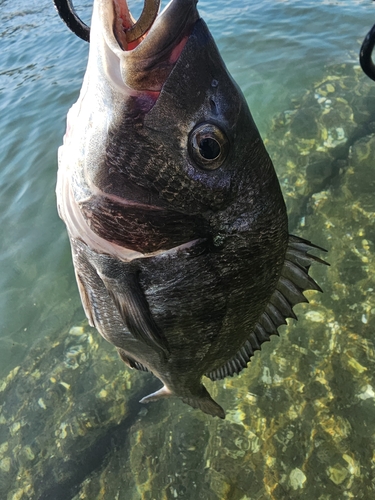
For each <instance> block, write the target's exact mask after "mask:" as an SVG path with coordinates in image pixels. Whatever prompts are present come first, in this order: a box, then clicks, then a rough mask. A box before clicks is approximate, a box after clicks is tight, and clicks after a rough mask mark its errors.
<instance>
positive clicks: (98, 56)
mask: <svg viewBox="0 0 375 500" xmlns="http://www.w3.org/2000/svg"><path fill="white" fill-rule="evenodd" d="M196 3H197V2H196V0H172V1H171V2H170V3H169V4H168V5H167V6H166V8H165V9H164V10H163V12H162V13H161V14H159V15H158V16H157V18H156V20H155V22H154V23H153V24H152V26H151V28H150V29H149V30H148V32H147V33H146V34H145V35H143V36H141V37H140V39H138V40H136V41H133V42H130V43H128V42H127V40H126V36H125V32H124V29H125V27H126V26H127V25H128V24H129V23H131V21H129V19H131V15H130V13H129V10H128V7H127V3H126V0H96V1H95V5H94V12H93V19H92V27H91V42H90V54H89V62H88V67H87V72H86V76H85V81H84V84H83V88H82V91H81V97H80V99H79V101H78V103H77V104H76V105H75V106H73V108H72V110H71V112H70V113H69V115H68V130H70V131H71V130H72V129H75V132H76V133H75V134H70V132H67V134H66V136H65V141H64V147H65V149H66V151H67V150H68V149H69V144H70V135H72V136H73V135H74V137H73V139H72V142H74V143H75V144H72V148H71V150H72V154H71V155H69V154H68V153H67V152H65V154H66V155H67V156H68V157H69V158H72V157H73V155H75V156H76V157H77V151H81V152H82V158H81V160H80V159H79V158H78V159H77V158H76V159H74V160H73V159H72V162H75V163H76V164H77V165H78V168H76V169H75V172H74V174H73V175H74V177H75V179H76V182H75V183H74V189H75V199H76V200H77V201H78V202H79V203H81V202H82V203H85V202H86V201H87V200H88V199H89V198H90V200H92V197H93V193H94V192H95V193H96V195H98V197H99V198H100V196H108V197H116V198H117V199H118V200H123V201H124V203H127V204H129V203H133V205H134V204H137V205H138V206H142V208H143V209H144V211H145V212H147V216H148V215H150V213H151V212H154V213H155V214H156V217H157V214H158V213H160V211H163V214H165V217H166V218H168V217H169V215H170V217H169V218H170V219H173V218H175V219H178V225H179V228H177V229H176V230H175V233H176V234H177V233H181V234H179V235H178V237H176V238H172V240H173V241H169V237H168V235H164V236H163V235H162V236H161V237H160V238H156V240H155V242H154V243H152V239H150V238H149V237H147V234H144V235H142V237H141V239H142V241H143V242H144V244H143V246H142V244H141V243H137V244H136V245H135V246H134V249H135V250H137V251H139V252H141V253H142V254H147V253H148V252H155V251H159V250H166V249H168V247H169V248H171V247H172V246H173V245H174V246H176V244H182V243H184V242H187V241H189V240H194V239H198V238H202V237H207V238H211V240H213V241H214V240H215V238H216V240H215V241H217V240H218V235H219V234H220V235H224V237H226V236H227V235H230V234H231V232H235V233H236V235H237V236H238V234H239V233H243V234H244V238H245V237H246V238H247V233H248V231H249V230H250V231H253V232H254V234H255V233H256V231H257V230H258V228H259V224H257V223H255V224H254V221H256V220H258V219H259V217H260V218H262V217H261V216H262V214H266V216H268V215H269V214H268V211H269V210H271V211H272V210H273V209H274V207H275V206H279V205H280V203H281V204H282V205H283V201H282V196H281V193H280V190H279V187H278V182H277V179H276V175H275V172H274V169H273V166H272V163H271V161H270V159H269V157H268V154H267V152H266V151H265V148H264V146H263V143H262V140H261V138H260V136H259V132H258V130H257V128H256V126H255V124H254V121H253V119H252V116H251V114H250V111H249V108H248V106H247V103H246V100H245V98H244V96H243V94H242V92H241V91H240V89H239V88H238V86H237V84H236V83H235V82H234V81H233V79H232V77H231V76H230V74H229V72H228V70H227V68H226V66H225V64H224V62H223V60H222V58H221V56H220V53H219V51H218V48H217V46H216V44H215V42H214V40H213V38H212V36H211V34H210V32H209V30H208V28H207V26H206V24H205V22H204V21H203V20H202V19H201V18H200V17H199V14H198V11H197V8H196ZM127 23H128V24H127ZM79 128H80V129H81V130H82V133H81V134H80V133H77V129H79ZM78 143H79V145H78ZM270 189H273V191H275V192H276V194H275V196H273V198H272V200H270V197H269V196H268V193H269V190H270ZM283 206H284V205H283ZM259 207H261V208H259ZM81 209H82V205H81ZM101 209H102V207H101ZM83 212H85V209H84V207H83ZM85 214H86V220H87V221H89V223H92V220H93V215H92V209H91V208H90V209H87V207H86V212H85ZM176 214H179V215H178V216H176ZM147 216H146V218H147ZM284 219H285V217H284ZM97 226H100V223H98V224H97ZM284 226H285V224H284ZM183 227H186V228H188V227H191V228H192V229H191V230H190V231H187V233H186V234H183V233H184V231H183V229H182V228H183ZM284 229H285V227H284ZM96 230H97V231H98V232H99V233H100V228H99V229H98V227H97V228H96ZM167 231H169V229H167ZM105 234H106V233H105V230H104V229H103V230H102V232H101V233H100V235H101V236H105ZM220 238H221V239H222V236H220ZM220 238H219V239H220ZM244 241H245V240H244ZM116 242H117V243H119V244H122V245H124V246H129V245H130V243H129V242H128V241H123V242H121V241H118V240H116Z"/></svg>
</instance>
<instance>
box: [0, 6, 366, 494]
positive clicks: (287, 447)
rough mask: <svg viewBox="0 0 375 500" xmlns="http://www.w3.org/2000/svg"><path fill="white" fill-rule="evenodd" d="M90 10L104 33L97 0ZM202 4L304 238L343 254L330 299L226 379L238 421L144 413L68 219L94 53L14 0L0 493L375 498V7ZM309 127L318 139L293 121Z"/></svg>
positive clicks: (172, 410)
mask: <svg viewBox="0 0 375 500" xmlns="http://www.w3.org/2000/svg"><path fill="white" fill-rule="evenodd" d="M130 4H131V5H132V3H130ZM133 4H135V7H136V9H137V8H138V10H139V8H140V5H141V3H140V2H135V1H134V2H133ZM75 5H76V9H77V11H79V12H80V13H81V14H82V17H83V18H85V19H86V20H88V19H89V16H90V9H91V2H86V1H82V2H76V3H75ZM199 5H200V13H201V15H202V17H203V18H204V19H205V21H206V22H207V24H208V25H209V27H210V29H211V32H212V34H213V35H214V37H215V39H216V41H217V43H218V46H219V49H220V51H221V54H222V56H223V58H224V59H225V61H226V62H227V65H228V67H229V69H230V71H231V73H232V75H233V76H234V78H235V79H236V81H237V82H238V83H239V85H240V86H241V88H242V90H243V91H244V93H245V95H246V97H247V99H248V102H249V105H250V109H251V111H252V114H253V116H254V119H255V121H256V123H257V125H258V127H259V129H260V131H261V133H262V135H263V137H264V138H265V139H266V142H267V146H268V147H269V149H270V152H271V154H272V157H273V159H274V163H275V168H276V170H277V172H278V174H279V177H280V180H281V184H282V187H283V190H284V194H285V196H286V201H287V204H288V208H289V213H290V220H291V226H292V230H293V231H294V232H298V233H299V234H300V235H301V236H303V237H305V238H308V239H311V240H313V241H314V242H315V243H317V244H319V245H322V246H323V247H325V248H328V249H329V250H330V253H329V257H328V260H329V261H330V263H331V268H330V269H329V270H328V272H327V270H326V269H315V270H314V272H315V274H314V276H316V278H317V280H318V281H319V283H320V284H321V285H322V287H323V288H324V291H325V293H324V294H323V295H321V296H318V294H311V295H309V298H310V299H311V305H310V306H307V307H305V306H299V309H298V311H297V312H298V313H299V314H298V315H299V317H300V318H301V319H300V321H299V322H298V324H297V325H296V324H294V323H293V322H290V323H291V326H290V327H288V328H285V329H283V330H282V335H281V339H280V341H279V340H278V339H273V341H272V342H271V343H270V344H268V345H267V346H265V348H264V349H263V350H262V354H261V355H257V356H256V357H255V359H254V360H253V361H252V363H251V365H250V368H249V369H247V370H246V373H244V374H243V375H241V377H238V378H235V379H232V380H230V379H226V381H225V382H224V383H223V382H221V383H217V384H216V385H215V386H214V388H212V389H211V387H212V384H211V385H210V390H213V391H214V395H215V396H217V397H218V400H219V402H220V403H221V404H222V405H223V406H225V407H226V408H227V409H228V410H229V411H228V414H229V415H228V419H227V421H225V422H216V420H213V419H210V418H208V417H206V416H204V415H203V416H202V415H199V414H197V412H195V411H194V410H191V409H190V408H188V407H186V406H185V405H183V404H182V403H180V402H178V401H177V402H173V401H165V402H162V403H160V404H155V405H153V406H149V407H147V409H145V408H143V409H140V406H139V405H138V404H137V402H136V401H137V398H138V399H139V397H138V395H139V393H142V391H143V393H142V395H144V394H146V393H148V389H149V386H152V387H155V383H154V382H153V380H152V378H150V377H149V376H148V375H145V374H142V373H134V372H128V371H126V370H124V369H123V367H122V365H121V364H120V362H119V361H118V360H117V358H116V355H115V353H114V352H113V349H112V348H111V346H106V345H105V344H104V342H102V341H101V340H100V339H99V338H98V335H97V334H96V333H95V332H94V331H92V330H91V329H89V328H87V325H85V323H84V322H83V321H84V314H83V311H82V308H81V305H80V300H79V296H78V292H77V289H76V284H75V279H74V274H73V268H72V264H71V258H70V249H69V244H68V239H67V235H66V231H65V227H64V225H63V223H62V222H61V221H60V220H59V218H58V216H57V213H56V208H55V195H54V186H55V180H56V171H57V162H56V151H57V148H58V146H59V145H60V144H61V141H62V136H63V133H64V129H65V116H66V113H67V110H68V109H69V107H70V106H71V104H72V103H73V102H74V101H75V100H76V98H77V96H78V92H79V89H80V86H81V82H82V77H83V72H84V69H85V65H86V58H87V50H88V47H87V44H85V43H84V42H82V41H81V40H79V39H77V38H75V37H74V36H73V35H72V34H71V33H70V32H69V31H68V30H67V29H66V28H65V26H64V25H63V24H62V22H61V21H60V20H59V18H58V16H57V14H56V12H55V11H54V8H53V6H52V5H51V4H50V2H47V1H44V0H42V1H40V0H39V1H38V2H37V1H36V0H31V1H29V2H28V3H27V7H25V3H24V2H21V1H19V0H15V1H12V2H10V1H2V2H1V3H0V17H1V28H0V31H1V32H0V38H1V48H2V51H1V52H2V56H1V61H0V96H1V97H0V107H1V113H0V116H1V118H0V128H1V131H0V132H1V135H0V137H1V141H0V152H1V154H0V158H1V171H0V179H1V182H0V207H1V209H0V223H1V224H0V226H1V228H2V231H1V233H2V238H1V239H0V245H1V250H0V280H1V281H0V284H1V286H0V317H1V322H0V377H1V378H2V381H1V380H0V398H1V399H0V404H3V407H2V413H0V433H1V434H0V492H1V495H2V498H3V497H4V498H7V499H8V498H11V499H13V498H14V499H15V498H20V499H22V498H64V499H67V498H73V496H74V495H77V497H76V498H89V499H94V498H105V499H112V498H127V499H128V498H134V499H138V498H145V499H148V498H149V499H152V498H155V499H157V500H158V499H159V498H163V499H164V498H168V499H169V498H176V497H178V498H196V497H198V498H204V499H211V498H212V499H216V498H218V499H219V498H228V499H234V500H237V499H238V500H239V499H245V498H251V499H258V498H259V499H263V498H264V499H268V498H275V499H283V498H297V497H298V498H301V497H303V498H307V499H310V498H311V499H317V498H319V499H321V500H325V499H331V498H332V499H336V498H364V499H370V498H373V495H372V493H373V491H374V489H375V483H374V470H375V456H374V451H373V450H374V449H375V447H374V445H375V442H374V436H375V427H374V423H373V422H375V392H374V391H375V389H373V388H374V387H375V381H374V376H373V373H374V361H375V354H374V341H373V331H374V325H375V322H374V315H375V301H374V299H373V286H374V269H375V266H374V264H375V263H374V252H373V250H374V244H375V228H374V224H375V223H374V220H375V202H374V201H373V193H374V192H375V171H374V163H375V161H374V151H375V146H374V140H373V139H372V137H373V133H374V128H371V127H373V125H371V123H373V122H374V121H375V105H374V100H375V97H374V91H373V88H374V87H375V83H373V84H372V83H371V82H370V81H367V80H366V78H365V77H362V75H361V74H360V71H358V70H357V69H356V65H357V57H358V51H359V47H360V43H361V41H362V40H363V37H364V36H365V34H366V32H367V31H368V30H369V29H370V27H371V25H372V24H373V23H374V22H375V4H373V3H372V2H370V1H356V2H353V1H341V2H335V1H324V2H313V1H297V0H291V1H272V2H271V1H268V0H267V1H266V0H263V1H259V2H245V1H242V2H241V1H237V2H235V1H225V2H224V1H223V0H218V1H215V2H212V1H210V2H209V1H203V0H201V1H200V2H199ZM344 64H346V66H343V65H344ZM320 81H323V83H322V84H321V85H320V84H317V82H320ZM341 84H342V86H341V87H340V85H341ZM329 85H331V86H332V85H333V87H334V90H333V91H332V88H331V87H330V86H329ZM314 86H315V87H314ZM319 100H320V102H319ZM343 101H344V102H343ZM317 105H319V106H320V107H319V108H317V107H316V106H317ZM300 109H301V110H302V111H303V119H302V122H301V117H300V115H298V112H299V110H300ZM306 110H307V111H306ZM336 111H337V112H336ZM306 117H307V118H306ZM311 117H312V118H311ZM328 117H329V120H328ZM306 120H307V128H309V130H310V125H311V123H312V122H313V124H314V127H315V126H316V129H317V132H316V133H315V136H314V138H313V139H312V138H311V137H308V135H309V134H306V133H304V131H303V127H302V128H301V127H299V126H298V127H297V125H296V124H300V123H306ZM353 124H354V125H353ZM371 134H372V135H371ZM363 137H365V139H363ZM335 141H336V142H337V144H336V143H335ZM340 145H342V147H343V149H342V150H340V151H339V150H337V149H335V146H340ZM349 146H350V147H351V149H350V150H349ZM316 154H319V155H320V156H319V158H318V159H317V161H316V162H312V163H309V162H308V159H309V158H311V157H312V155H316ZM366 155H367V156H366ZM318 160H319V161H318ZM340 162H341V163H340ZM322 164H323V167H322V166H321V165H322ZM327 165H328V166H327ZM322 168H323V171H322V170H321V169H322ZM316 267H318V266H316ZM82 322H83V323H82ZM81 323H82V324H83V326H81ZM74 327H76V328H74ZM69 332H70V333H69ZM99 344H100V349H99V348H98V346H99ZM30 349H35V350H32V351H31V352H32V355H31V356H30V355H29V352H30ZM18 367H20V368H18ZM12 370H13V371H12ZM6 377H7V378H6ZM156 386H157V384H156ZM124 388H125V389H124ZM124 391H128V392H127V393H126V397H124ZM56 409H58V411H56ZM129 429H130V430H129ZM114 445H115V446H114ZM109 450H111V453H110V454H109V455H108V451H109ZM94 455H95V456H96V457H98V458H97V460H94V459H93V458H92V457H93V456H94ZM50 456H53V457H54V460H55V463H54V467H53V469H54V471H55V472H54V474H51V472H50V469H51V467H50V466H48V465H47V461H46V458H47V457H50ZM80 457H82V458H80ZM90 457H91V458H90ZM85 480H86V481H85ZM124 485H125V486H124Z"/></svg>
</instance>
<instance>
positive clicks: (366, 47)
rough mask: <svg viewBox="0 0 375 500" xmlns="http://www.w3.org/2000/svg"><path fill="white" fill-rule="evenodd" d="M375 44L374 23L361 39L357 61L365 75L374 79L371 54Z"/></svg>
mask: <svg viewBox="0 0 375 500" xmlns="http://www.w3.org/2000/svg"><path fill="white" fill-rule="evenodd" d="M374 45H375V24H374V26H373V27H372V28H371V30H370V31H369V32H368V33H367V35H366V38H365V39H364V40H363V43H362V47H361V51H360V53H359V62H360V64H361V67H362V69H363V71H364V72H365V73H366V75H367V76H368V77H369V78H371V80H375V64H374V63H373V62H372V58H371V54H372V51H373V49H374Z"/></svg>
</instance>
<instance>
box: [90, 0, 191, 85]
mask: <svg viewBox="0 0 375 500" xmlns="http://www.w3.org/2000/svg"><path fill="white" fill-rule="evenodd" d="M196 4H197V0H171V1H170V2H169V4H168V5H166V6H165V8H164V9H163V11H162V12H161V13H159V14H158V15H157V17H156V19H155V21H154V22H153V24H152V26H151V27H150V29H149V30H148V32H147V33H146V34H145V35H143V36H142V37H141V38H140V39H139V40H137V41H135V42H131V43H130V44H128V43H127V42H126V38H125V33H124V34H123V35H121V33H119V24H120V23H121V26H122V25H123V21H122V18H121V17H119V15H118V11H119V10H121V9H122V10H123V11H124V9H126V10H127V9H128V7H127V0H97V8H96V9H95V8H94V13H93V20H92V27H91V44H95V43H98V42H97V41H98V40H102V42H104V44H103V43H100V42H99V45H101V47H100V49H99V51H100V52H101V54H100V56H101V60H102V64H103V67H104V70H105V71H106V73H109V74H111V72H112V73H113V72H114V70H113V69H111V68H109V66H112V65H113V64H116V62H115V60H117V64H118V63H119V65H120V73H121V79H122V81H123V82H122V83H123V85H125V87H128V88H130V89H133V90H135V91H143V90H146V91H156V92H160V90H161V88H162V86H163V84H164V83H165V81H166V79H167V78H168V75H169V74H170V72H171V71H172V69H173V66H174V65H175V63H176V61H177V60H178V58H179V56H180V54H181V52H182V50H183V48H184V46H185V44H186V42H187V40H188V38H189V35H190V33H191V31H192V29H193V26H194V24H195V22H196V21H197V20H198V19H199V14H198V11H197V8H196ZM116 5H117V6H118V5H122V7H120V8H119V7H116ZM124 5H125V7H124ZM103 56H104V57H103ZM114 56H115V58H114ZM115 71H117V72H118V70H115ZM114 80H118V79H117V78H114ZM117 83H118V81H117Z"/></svg>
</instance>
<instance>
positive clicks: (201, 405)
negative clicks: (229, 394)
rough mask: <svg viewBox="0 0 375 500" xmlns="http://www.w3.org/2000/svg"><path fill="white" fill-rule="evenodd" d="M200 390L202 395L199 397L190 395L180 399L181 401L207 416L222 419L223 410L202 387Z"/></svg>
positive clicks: (223, 416)
mask: <svg viewBox="0 0 375 500" xmlns="http://www.w3.org/2000/svg"><path fill="white" fill-rule="evenodd" d="M202 388H203V391H202V394H200V395H199V396H194V395H193V394H192V397H190V396H189V397H183V398H181V399H182V401H183V402H184V403H186V404H188V405H190V406H191V407H192V408H198V409H199V410H201V411H203V412H204V413H207V414H208V415H211V416H212V417H219V418H222V419H224V418H225V411H224V410H223V408H222V407H221V406H220V405H219V404H218V403H216V401H214V400H213V399H212V398H211V396H210V394H209V393H208V391H207V390H206V389H205V387H204V386H202Z"/></svg>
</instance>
